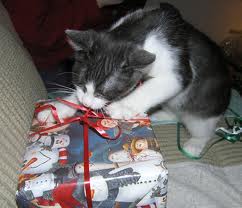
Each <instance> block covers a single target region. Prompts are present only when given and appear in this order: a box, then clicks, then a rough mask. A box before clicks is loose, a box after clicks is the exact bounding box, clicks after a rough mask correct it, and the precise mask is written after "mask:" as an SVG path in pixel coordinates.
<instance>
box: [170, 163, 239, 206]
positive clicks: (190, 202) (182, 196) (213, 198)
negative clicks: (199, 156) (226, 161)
mask: <svg viewBox="0 0 242 208" xmlns="http://www.w3.org/2000/svg"><path fill="white" fill-rule="evenodd" d="M168 170H169V183H168V204H167V207H168V208H178V207H182V208H241V205H242V165H236V166H228V167H215V166H212V165H209V164H204V163H199V162H184V163H179V164H172V165H168Z"/></svg>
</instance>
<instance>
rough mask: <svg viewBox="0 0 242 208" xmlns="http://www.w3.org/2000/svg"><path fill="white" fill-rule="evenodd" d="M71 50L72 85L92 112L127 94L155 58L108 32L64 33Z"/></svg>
mask: <svg viewBox="0 0 242 208" xmlns="http://www.w3.org/2000/svg"><path fill="white" fill-rule="evenodd" d="M66 34H67V36H68V40H69V43H70V45H71V46H72V47H73V49H74V50H75V64H74V66H73V83H74V85H75V86H76V89H77V96H78V99H79V100H80V102H81V103H83V104H84V105H86V106H87V107H90V108H92V109H100V108H103V107H104V106H105V105H106V104H107V103H109V102H113V101H115V100H118V99H120V98H122V97H124V96H126V95H127V94H129V93H130V92H131V91H132V90H133V89H134V88H135V87H136V86H137V84H138V83H139V82H140V80H142V79H144V77H145V76H146V75H147V74H148V71H149V67H147V66H148V65H149V64H151V63H152V62H154V60H155V55H154V54H151V53H149V52H147V51H145V50H143V49H139V48H138V47H137V46H135V45H133V44H131V43H129V42H124V41H117V40H116V41H115V40H113V38H112V37H111V36H110V34H108V33H97V32H95V31H92V30H88V31H76V30H66Z"/></svg>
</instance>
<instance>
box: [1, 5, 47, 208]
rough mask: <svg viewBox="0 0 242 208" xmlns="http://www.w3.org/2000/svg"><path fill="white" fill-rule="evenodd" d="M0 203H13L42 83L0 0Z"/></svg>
mask: <svg viewBox="0 0 242 208" xmlns="http://www.w3.org/2000/svg"><path fill="white" fill-rule="evenodd" d="M0 40H1V41H0V89H1V90H0V132H1V133H0V152H1V157H0V164H1V166H0V205H1V207H3V208H5V207H15V206H16V205H15V191H16V186H17V171H18V169H19V167H20V164H21V162H22V156H23V152H24V150H25V135H26V133H27V131H28V129H29V127H30V124H31V120H32V116H33V110H34V102H35V101H37V100H38V99H41V98H42V99H43V98H45V97H46V91H45V89H44V86H43V83H42V81H41V79H40V77H39V75H38V73H37V71H36V69H35V66H34V65H33V63H32V60H31V58H30V56H29V55H28V53H27V52H26V50H25V49H24V48H23V47H22V44H21V42H20V39H19V38H18V37H17V35H16V33H15V32H14V29H13V27H12V25H11V21H10V20H9V18H8V16H7V12H6V11H5V10H4V7H3V6H2V5H1V4H0Z"/></svg>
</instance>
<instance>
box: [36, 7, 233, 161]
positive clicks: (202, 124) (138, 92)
mask: <svg viewBox="0 0 242 208" xmlns="http://www.w3.org/2000/svg"><path fill="white" fill-rule="evenodd" d="M66 34H67V37H68V40H69V43H70V45H71V46H72V47H73V49H74V51H75V64H74V66H73V83H74V84H75V91H74V92H73V93H72V94H71V95H70V96H68V97H66V98H65V99H67V100H69V101H71V102H74V103H82V104H84V105H85V106H87V107H90V108H92V109H101V108H102V109H105V111H106V113H107V114H108V115H110V116H111V117H112V118H122V119H130V118H133V117H135V116H143V115H145V114H146V113H149V111H150V109H153V108H154V107H156V106H159V105H161V106H162V111H159V112H156V113H155V114H154V116H155V117H157V116H158V118H160V119H166V120H167V119H173V118H178V119H179V120H180V121H181V122H182V123H183V124H184V125H185V126H186V128H187V129H188V130H189V132H190V134H191V138H190V140H188V141H187V142H186V143H185V144H184V148H185V150H186V151H188V152H190V153H192V154H193V155H195V156H198V155H200V153H201V152H202V150H203V148H204V147H205V145H206V143H207V142H208V141H209V140H210V139H211V137H212V136H213V134H214V130H215V128H216V124H217V122H218V120H219V118H220V117H221V115H223V113H224V112H225V110H226V108H227V106H228V104H229V100H230V79H229V72H228V69H227V66H226V61H225V60H224V58H223V54H222V52H221V50H220V48H219V47H218V46H217V45H216V43H214V42H213V41H212V40H210V39H209V38H208V37H207V36H206V35H205V34H203V33H202V32H200V31H199V30H197V29H196V28H194V27H193V26H192V25H191V24H189V23H188V22H186V21H185V20H184V19H183V18H182V16H181V14H180V12H179V11H178V10H177V9H176V8H175V7H174V6H172V5H170V4H167V3H163V4H161V7H160V9H156V10H153V11H148V12H145V11H142V10H138V11H135V12H133V13H131V14H128V15H127V16H124V17H123V18H121V19H120V20H119V21H118V22H116V23H115V24H114V25H112V26H111V28H110V29H109V30H107V31H103V32H99V33H97V32H95V31H93V30H87V31H76V30H66ZM140 83H141V84H140ZM52 104H53V105H54V106H56V108H57V111H58V113H59V116H60V118H65V117H69V116H72V115H74V114H75V110H74V109H71V108H70V107H67V106H65V105H63V104H61V103H56V102H53V103H52ZM38 118H39V120H42V121H45V120H46V119H47V120H48V121H50V122H51V121H53V117H52V116H51V115H50V111H48V110H46V111H43V112H41V113H39V115H38Z"/></svg>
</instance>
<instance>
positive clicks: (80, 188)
mask: <svg viewBox="0 0 242 208" xmlns="http://www.w3.org/2000/svg"><path fill="white" fill-rule="evenodd" d="M74 121H75V122H70V123H68V124H65V125H62V126H61V127H58V128H54V129H51V130H48V131H45V132H43V131H39V129H43V127H41V126H40V124H38V123H37V124H36V122H34V125H33V127H32V129H31V130H30V136H29V138H28V140H29V143H28V145H27V148H26V153H25V155H24V159H23V165H22V168H21V170H20V175H19V184H18V191H17V194H16V197H17V204H18V207H62V208H79V207H101V208H109V207H110V208H111V207H115V208H118V207H120V208H127V207H147V208H148V207H160V208H164V207H166V198H167V183H168V171H167V169H166V167H165V166H164V160H163V157H162V154H161V152H160V147H159V144H158V142H157V140H156V138H155V136H154V133H153V130H152V128H151V126H150V122H149V120H148V119H140V120H132V121H121V120H112V119H109V118H95V119H93V118H92V119H90V122H92V123H93V124H95V128H96V127H98V129H102V130H103V132H105V134H106V135H108V136H109V137H110V138H115V139H107V138H105V137H103V136H102V135H100V134H98V133H97V131H96V130H95V129H94V128H92V127H90V126H89V127H88V128H87V132H86V136H85V124H84V123H83V121H81V119H80V120H78V119H74ZM40 132H41V133H40ZM84 137H87V138H85V139H87V140H86V141H88V147H87V145H86V144H85V139H84ZM84 152H86V155H87V159H85V154H83V153H84ZM85 175H86V177H85ZM87 185H88V186H87ZM88 187H89V190H87V188H88ZM88 195H89V201H88V200H87V198H88V197H87V196H88Z"/></svg>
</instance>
